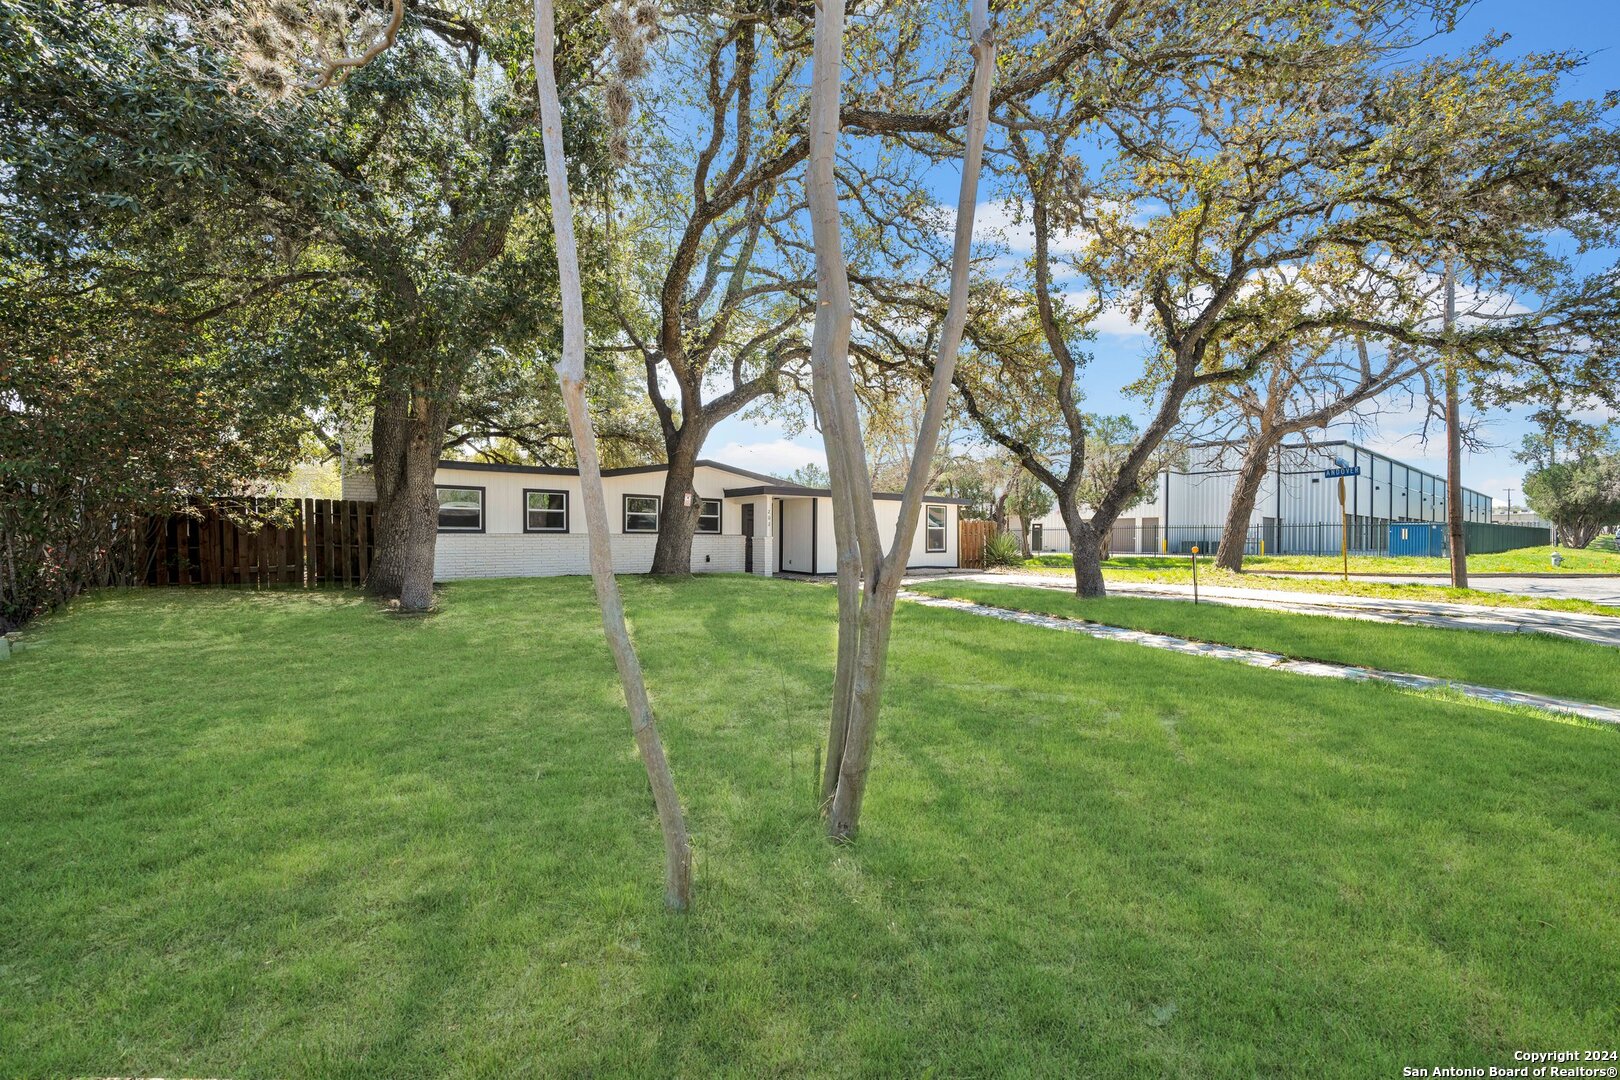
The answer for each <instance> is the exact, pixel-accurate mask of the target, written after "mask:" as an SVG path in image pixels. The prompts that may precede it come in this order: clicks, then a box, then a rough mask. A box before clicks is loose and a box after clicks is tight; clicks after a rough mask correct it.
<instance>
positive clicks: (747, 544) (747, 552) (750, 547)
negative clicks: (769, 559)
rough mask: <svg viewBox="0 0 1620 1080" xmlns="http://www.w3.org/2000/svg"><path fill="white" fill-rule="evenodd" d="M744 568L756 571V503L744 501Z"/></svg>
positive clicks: (749, 571)
mask: <svg viewBox="0 0 1620 1080" xmlns="http://www.w3.org/2000/svg"><path fill="white" fill-rule="evenodd" d="M742 511H743V521H742V532H743V570H744V571H746V572H747V573H750V574H752V573H753V572H754V504H753V503H743V508H742Z"/></svg>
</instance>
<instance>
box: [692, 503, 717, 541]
mask: <svg viewBox="0 0 1620 1080" xmlns="http://www.w3.org/2000/svg"><path fill="white" fill-rule="evenodd" d="M697 531H698V532H700V533H717V532H719V531H720V500H719V499H699V500H698V523H697Z"/></svg>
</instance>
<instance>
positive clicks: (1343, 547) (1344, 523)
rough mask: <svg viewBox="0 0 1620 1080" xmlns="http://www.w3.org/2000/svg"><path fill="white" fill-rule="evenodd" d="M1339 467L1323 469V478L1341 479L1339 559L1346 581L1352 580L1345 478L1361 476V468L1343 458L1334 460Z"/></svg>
mask: <svg viewBox="0 0 1620 1080" xmlns="http://www.w3.org/2000/svg"><path fill="white" fill-rule="evenodd" d="M1333 460H1334V461H1336V462H1337V463H1338V465H1339V467H1338V468H1336V469H1323V470H1322V476H1323V477H1324V478H1326V479H1328V480H1331V479H1333V478H1334V477H1338V478H1339V558H1340V559H1342V560H1343V561H1344V580H1345V581H1346V582H1347V583H1348V582H1349V580H1350V514H1349V512H1348V511H1346V510H1345V506H1344V478H1345V477H1347V476H1360V475H1361V466H1359V465H1348V464H1346V463H1345V461H1344V459H1343V458H1334V459H1333Z"/></svg>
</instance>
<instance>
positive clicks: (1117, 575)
mask: <svg viewBox="0 0 1620 1080" xmlns="http://www.w3.org/2000/svg"><path fill="white" fill-rule="evenodd" d="M1041 558H1042V559H1046V560H1051V561H1050V562H1044V563H1043V562H1037V561H1036V560H1033V559H1032V560H1030V561H1029V562H1028V563H1026V564H1025V566H1024V568H1023V569H1024V570H1026V571H1029V572H1033V573H1039V574H1047V575H1051V576H1053V577H1056V578H1063V579H1072V578H1073V576H1074V564H1073V563H1071V562H1067V561H1065V562H1061V563H1059V562H1057V561H1056V560H1058V559H1063V560H1067V559H1068V558H1069V556H1067V555H1062V556H1058V555H1044V556H1041ZM1245 563H1247V560H1245ZM1103 577H1104V578H1105V579H1107V580H1110V581H1145V582H1155V583H1158V584H1164V585H1190V584H1192V567H1191V565H1190V563H1189V559H1188V557H1184V558H1180V559H1162V558H1158V557H1143V558H1135V559H1110V560H1109V561H1107V562H1105V563H1103ZM1198 582H1199V584H1201V585H1222V586H1227V587H1230V588H1237V589H1270V590H1272V591H1274V592H1304V593H1319V594H1321V593H1328V594H1334V595H1339V596H1366V597H1371V598H1373V599H1379V600H1442V601H1450V602H1454V603H1460V604H1476V605H1479V606H1482V607H1516V608H1531V609H1534V610H1539V611H1574V612H1579V613H1582V614H1586V615H1608V616H1620V607H1614V606H1612V605H1608V604H1596V603H1593V602H1592V601H1590V600H1573V599H1566V598H1564V597H1558V596H1523V595H1520V594H1517V593H1500V592H1487V591H1486V590H1484V589H1453V588H1452V587H1451V586H1450V585H1443V584H1440V583H1439V582H1438V581H1437V582H1436V583H1434V584H1428V583H1416V582H1389V581H1361V580H1357V579H1356V578H1353V577H1352V578H1351V579H1350V580H1349V581H1343V580H1341V579H1339V578H1334V577H1284V576H1272V575H1268V574H1262V573H1252V572H1245V573H1241V574H1233V573H1229V572H1228V571H1225V570H1221V569H1218V568H1217V567H1216V566H1215V564H1214V561H1213V560H1212V559H1209V558H1206V557H1205V556H1202V555H1200V556H1199V557H1198Z"/></svg>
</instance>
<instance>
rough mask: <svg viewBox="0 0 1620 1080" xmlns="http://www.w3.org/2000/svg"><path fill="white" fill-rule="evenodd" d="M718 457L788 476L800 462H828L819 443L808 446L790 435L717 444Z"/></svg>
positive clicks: (822, 464) (744, 466)
mask: <svg viewBox="0 0 1620 1080" xmlns="http://www.w3.org/2000/svg"><path fill="white" fill-rule="evenodd" d="M705 456H709V457H713V458H714V460H716V461H723V462H725V463H726V464H727V465H736V466H738V467H739V468H743V469H753V470H754V471H755V472H763V473H770V474H771V475H772V476H786V475H787V474H788V473H790V472H792V471H793V470H795V469H797V468H799V467H800V466H801V465H810V464H815V465H820V466H821V467H822V468H826V466H827V455H826V453H825V452H824V451H822V450H821V449H820V448H818V447H814V446H806V445H804V444H803V443H797V442H793V441H792V440H791V439H769V440H765V441H762V442H740V441H735V440H734V441H732V442H728V443H726V444H725V445H724V446H721V447H718V448H717V449H715V450H714V452H713V453H712V454H709V455H705Z"/></svg>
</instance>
